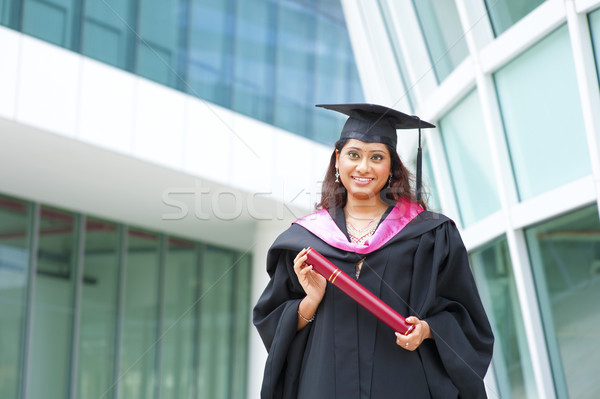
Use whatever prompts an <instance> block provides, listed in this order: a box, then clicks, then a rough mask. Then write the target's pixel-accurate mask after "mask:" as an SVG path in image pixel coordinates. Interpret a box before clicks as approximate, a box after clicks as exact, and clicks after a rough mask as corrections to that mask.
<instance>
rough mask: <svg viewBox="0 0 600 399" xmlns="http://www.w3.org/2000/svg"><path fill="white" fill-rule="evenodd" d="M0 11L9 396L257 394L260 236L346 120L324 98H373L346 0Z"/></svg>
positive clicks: (0, 4)
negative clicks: (324, 107)
mask: <svg viewBox="0 0 600 399" xmlns="http://www.w3.org/2000/svg"><path fill="white" fill-rule="evenodd" d="M0 24H1V25H2V26H0V54H1V55H2V56H1V60H2V61H0V397H1V398H6V399H8V398H15V399H17V398H18V399H26V398H31V399H33V398H40V399H41V398H44V399H46V398H81V399H84V398H90V399H100V398H103V399H116V398H121V399H125V398H127V399H133V398H139V399H142V398H143V399H148V398H155V399H159V398H247V397H255V396H256V392H257V387H256V384H257V383H260V381H258V382H256V378H254V373H256V372H260V371H259V369H261V368H262V365H261V362H262V361H264V360H263V359H264V357H265V355H264V349H262V348H261V347H260V346H259V345H257V343H256V342H255V340H256V337H251V328H250V326H251V322H250V311H251V308H252V303H253V298H254V296H255V293H254V292H255V291H257V290H260V289H262V286H263V281H264V278H265V276H263V275H264V274H265V271H264V270H265V269H264V256H265V247H268V245H270V242H272V240H273V238H274V235H275V234H276V231H277V230H281V229H282V226H284V225H285V223H289V221H290V220H293V219H294V218H295V217H299V216H300V215H301V214H302V213H305V212H306V210H307V209H308V208H309V207H310V205H309V204H310V203H311V202H314V198H316V196H317V192H316V189H317V188H318V183H317V181H318V180H319V179H320V178H321V177H322V176H321V175H322V173H323V171H324V168H325V163H324V162H320V160H321V159H324V158H325V157H328V154H327V153H328V152H329V149H328V147H327V145H330V144H331V143H332V142H333V141H334V140H335V138H336V136H337V134H338V132H339V128H340V121H341V120H343V118H342V117H341V116H339V117H338V116H336V115H334V114H333V113H327V112H318V111H317V109H316V108H315V107H314V105H315V104H316V103H320V102H323V103H331V102H335V101H362V100H363V99H364V98H363V93H362V88H361V83H360V80H359V78H358V71H357V68H356V64H355V61H354V56H353V52H352V46H351V43H350V39H349V35H348V31H347V28H346V24H345V19H344V16H343V11H342V7H341V4H340V3H339V1H337V0H333V1H332V0H320V1H310V2H302V3H301V2H295V1H283V0H281V1H272V0H264V1H261V0H259V1H252V2H248V1H242V0H226V1H220V0H219V1H212V0H183V1H163V0H160V1H147V0H141V1H138V0H135V1H116V0H50V1H46V0H43V1H42V0H23V1H16V0H2V1H0ZM300 161H302V163H303V164H306V165H313V164H314V165H319V164H322V165H323V167H322V168H321V167H319V166H316V167H312V169H311V170H308V171H306V170H302V169H300V168H298V165H299V164H300ZM306 161H309V162H308V163H307V162H306ZM311 161H314V162H311ZM299 193H300V194H299ZM307 194H308V195H307ZM271 230H272V231H271ZM255 265H260V266H255ZM255 276H257V277H255ZM253 281H255V282H254V283H253Z"/></svg>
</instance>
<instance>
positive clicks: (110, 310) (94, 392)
mask: <svg viewBox="0 0 600 399" xmlns="http://www.w3.org/2000/svg"><path fill="white" fill-rule="evenodd" d="M120 248H121V245H120V234H119V233H118V228H117V226H116V225H114V224H112V223H108V222H104V221H101V220H96V219H88V220H87V221H86V225H85V252H84V261H83V277H82V283H83V285H82V287H81V315H80V327H79V351H78V362H77V366H78V367H77V368H78V370H77V397H78V398H88V397H89V398H101V397H104V396H105V395H107V393H110V392H111V391H112V387H113V377H114V371H115V370H114V364H115V342H116V336H115V331H116V320H117V306H118V304H117V299H118V298H119V262H120ZM106 397H107V398H110V397H112V396H111V395H110V394H108V395H107V396H106Z"/></svg>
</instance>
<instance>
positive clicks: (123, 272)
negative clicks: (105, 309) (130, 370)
mask: <svg viewBox="0 0 600 399" xmlns="http://www.w3.org/2000/svg"><path fill="white" fill-rule="evenodd" d="M127 232H128V229H127V227H126V226H124V225H122V224H120V225H119V232H118V240H119V242H118V252H119V271H118V282H117V284H118V292H117V296H118V298H117V321H116V323H115V338H114V343H115V346H114V364H113V380H114V383H113V384H112V386H111V388H109V389H111V390H112V392H113V394H112V398H113V399H118V398H119V383H120V379H121V376H120V375H119V374H120V371H121V370H120V364H121V349H122V347H123V323H124V315H125V283H126V276H127ZM108 397H110V396H108Z"/></svg>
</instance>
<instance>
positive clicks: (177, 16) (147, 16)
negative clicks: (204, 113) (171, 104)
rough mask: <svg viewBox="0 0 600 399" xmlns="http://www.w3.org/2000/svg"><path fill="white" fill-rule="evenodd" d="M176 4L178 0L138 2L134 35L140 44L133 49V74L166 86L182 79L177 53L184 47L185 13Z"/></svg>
mask: <svg viewBox="0 0 600 399" xmlns="http://www.w3.org/2000/svg"><path fill="white" fill-rule="evenodd" d="M124 3H125V4H127V2H124ZM180 3H182V2H180V1H178V0H161V1H152V0H139V1H138V4H139V27H138V29H137V32H136V34H138V35H139V40H140V41H141V43H140V44H139V45H138V51H137V57H138V58H137V62H136V67H137V73H139V74H140V76H144V77H146V78H148V79H152V80H153V81H155V82H158V83H161V84H164V85H166V86H170V87H177V84H178V83H181V81H180V79H181V78H183V76H182V73H183V65H182V62H181V60H180V58H179V56H180V53H183V51H184V50H185V47H184V42H183V41H184V39H185V35H184V32H185V30H184V28H185V21H186V18H187V14H186V13H184V12H178V11H179V9H178V6H179V4H180ZM182 11H183V10H182ZM157 27H160V29H157Z"/></svg>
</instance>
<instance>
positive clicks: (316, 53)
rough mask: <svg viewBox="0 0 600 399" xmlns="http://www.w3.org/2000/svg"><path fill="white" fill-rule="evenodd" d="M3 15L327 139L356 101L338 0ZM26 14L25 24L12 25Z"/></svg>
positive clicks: (164, 3) (101, 5)
mask: <svg viewBox="0 0 600 399" xmlns="http://www.w3.org/2000/svg"><path fill="white" fill-rule="evenodd" d="M0 10H1V11H2V13H1V14H0V23H1V24H3V25H6V26H9V27H12V28H14V29H21V30H22V31H23V32H25V33H27V34H30V35H32V36H35V37H38V38H40V39H42V40H46V41H48V42H51V43H53V44H56V45H58V46H62V47H64V48H68V49H71V50H74V51H77V52H81V53H82V54H84V55H86V56H88V57H91V58H94V59H97V60H99V61H101V62H105V63H107V64H110V65H113V66H115V67H117V68H122V69H125V70H127V71H131V72H134V73H137V74H139V75H140V76H143V77H145V78H148V79H151V80H153V81H155V82H158V83H161V84H163V85H166V86H169V87H172V88H175V89H177V90H181V91H184V92H186V93H189V94H190V95H192V96H195V97H199V98H201V99H204V100H207V101H210V102H212V103H215V104H218V105H221V106H223V107H227V108H230V109H232V110H234V111H236V112H240V113H242V114H245V115H248V116H251V117H253V118H256V119H259V120H262V121H264V122H266V123H270V124H274V125H275V126H278V127H281V128H283V129H286V130H289V131H291V132H295V133H297V134H300V135H303V136H306V137H309V138H312V139H314V140H317V141H320V142H323V143H327V144H331V143H333V142H334V141H335V140H336V138H337V137H338V134H339V130H340V127H341V123H342V121H343V118H341V117H339V116H334V115H331V114H332V113H329V112H323V110H320V109H316V108H315V107H314V105H315V104H317V103H344V102H362V101H363V94H362V89H361V86H360V80H359V77H358V71H357V69H356V65H355V62H354V56H353V53H352V47H351V44H350V40H349V37H348V32H347V29H346V25H345V21H344V16H343V13H342V8H341V4H340V2H339V0H315V1H311V2H292V1H280V2H274V1H272V0H254V1H252V2H249V1H243V0H139V1H130V2H128V1H119V0H103V1H95V0H86V1H77V0H25V2H24V3H22V4H21V3H20V2H17V1H14V0H13V1H10V0H0ZM21 14H23V18H22V21H23V26H22V27H20V26H19V24H18V23H19V21H21V17H20V15H21Z"/></svg>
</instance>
